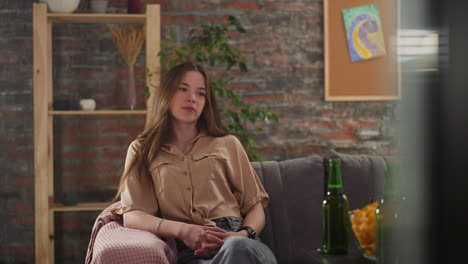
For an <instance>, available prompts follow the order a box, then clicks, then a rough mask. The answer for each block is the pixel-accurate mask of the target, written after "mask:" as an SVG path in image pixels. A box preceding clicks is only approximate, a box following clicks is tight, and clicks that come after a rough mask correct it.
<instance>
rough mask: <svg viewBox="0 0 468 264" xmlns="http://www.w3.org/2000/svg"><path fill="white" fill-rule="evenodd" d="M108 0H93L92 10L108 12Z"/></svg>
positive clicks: (94, 11)
mask: <svg viewBox="0 0 468 264" xmlns="http://www.w3.org/2000/svg"><path fill="white" fill-rule="evenodd" d="M106 10H107V0H91V12H93V13H106Z"/></svg>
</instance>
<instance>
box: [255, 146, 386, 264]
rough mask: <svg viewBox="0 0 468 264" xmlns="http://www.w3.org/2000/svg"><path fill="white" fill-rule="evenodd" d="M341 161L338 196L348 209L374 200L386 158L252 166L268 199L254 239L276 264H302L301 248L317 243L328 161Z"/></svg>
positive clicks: (318, 159) (356, 157)
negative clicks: (262, 226)
mask: <svg viewBox="0 0 468 264" xmlns="http://www.w3.org/2000/svg"><path fill="white" fill-rule="evenodd" d="M330 158H339V159H341V169H342V176H343V185H344V192H345V194H346V195H347V197H348V200H349V203H350V210H354V209H357V208H362V207H363V206H365V205H366V204H368V203H369V202H371V201H372V200H373V199H377V198H378V197H380V195H379V194H380V188H379V186H381V181H382V180H381V179H382V178H383V170H384V166H385V161H386V159H384V158H382V157H380V156H362V155H347V154H342V153H339V152H335V151H330V152H329V153H328V154H327V155H325V156H324V157H323V158H322V157H321V156H316V155H314V156H309V157H305V158H299V159H291V160H285V161H281V162H276V161H266V162H252V166H253V167H254V169H255V170H256V172H257V174H258V176H259V178H260V180H261V181H262V183H263V185H264V186H265V189H266V191H267V192H268V194H269V195H270V205H269V206H268V207H267V209H266V210H265V217H266V225H265V229H264V230H263V232H262V233H261V235H260V238H261V239H262V241H263V242H264V243H265V244H267V245H268V246H269V247H270V248H271V249H272V251H273V252H274V253H275V255H276V257H277V259H278V263H281V264H283V263H304V259H302V258H303V257H304V255H303V252H301V249H308V250H315V249H317V248H320V247H321V244H322V210H321V208H322V200H323V196H324V193H325V190H326V184H327V180H328V168H329V166H328V160H329V159H330Z"/></svg>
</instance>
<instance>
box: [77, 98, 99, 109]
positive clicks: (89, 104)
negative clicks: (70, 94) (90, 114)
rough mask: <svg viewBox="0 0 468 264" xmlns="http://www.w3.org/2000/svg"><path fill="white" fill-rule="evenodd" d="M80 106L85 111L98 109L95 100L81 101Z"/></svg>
mask: <svg viewBox="0 0 468 264" xmlns="http://www.w3.org/2000/svg"><path fill="white" fill-rule="evenodd" d="M80 106H81V110H83V111H94V110H95V109H96V101H94V99H81V100H80Z"/></svg>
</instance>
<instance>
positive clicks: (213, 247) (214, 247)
mask: <svg viewBox="0 0 468 264" xmlns="http://www.w3.org/2000/svg"><path fill="white" fill-rule="evenodd" d="M206 233H207V234H208V235H210V236H215V237H217V238H218V239H220V240H221V241H223V243H224V241H226V240H227V239H228V238H229V237H231V236H243V237H247V236H248V234H247V231H245V230H242V231H239V232H226V231H225V232H213V231H212V230H207V231H206ZM221 246H222V244H221V245H218V244H209V245H205V246H203V247H201V248H200V249H197V250H195V256H200V257H203V258H212V257H213V256H214V255H216V254H217V253H218V251H219V249H220V248H221ZM206 256H208V257H206Z"/></svg>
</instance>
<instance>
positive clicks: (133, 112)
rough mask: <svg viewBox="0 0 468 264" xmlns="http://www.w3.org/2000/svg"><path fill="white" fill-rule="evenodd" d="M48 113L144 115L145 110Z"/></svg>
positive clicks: (55, 112)
mask: <svg viewBox="0 0 468 264" xmlns="http://www.w3.org/2000/svg"><path fill="white" fill-rule="evenodd" d="M49 115H146V110H96V111H81V110H63V111H62V110H49Z"/></svg>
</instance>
